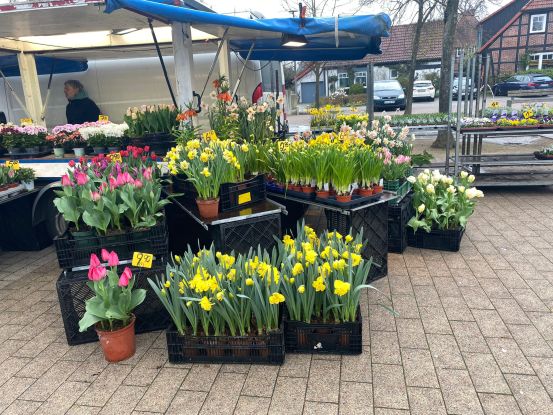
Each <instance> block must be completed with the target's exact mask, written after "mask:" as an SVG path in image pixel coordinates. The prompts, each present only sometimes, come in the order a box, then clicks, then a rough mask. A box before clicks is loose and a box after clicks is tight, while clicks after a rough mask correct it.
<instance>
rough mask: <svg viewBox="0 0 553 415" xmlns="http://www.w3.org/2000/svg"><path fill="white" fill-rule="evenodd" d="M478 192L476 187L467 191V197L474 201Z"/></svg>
mask: <svg viewBox="0 0 553 415" xmlns="http://www.w3.org/2000/svg"><path fill="white" fill-rule="evenodd" d="M477 192H478V189H476V187H471V188H469V189H467V190H466V192H465V194H466V195H467V198H468V199H473V198H475V197H476V194H477Z"/></svg>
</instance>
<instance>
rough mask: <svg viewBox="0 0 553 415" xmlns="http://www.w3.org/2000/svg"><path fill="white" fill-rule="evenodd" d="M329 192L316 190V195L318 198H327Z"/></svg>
mask: <svg viewBox="0 0 553 415" xmlns="http://www.w3.org/2000/svg"><path fill="white" fill-rule="evenodd" d="M329 196H330V192H329V191H328V190H317V197H318V198H320V199H328V197H329Z"/></svg>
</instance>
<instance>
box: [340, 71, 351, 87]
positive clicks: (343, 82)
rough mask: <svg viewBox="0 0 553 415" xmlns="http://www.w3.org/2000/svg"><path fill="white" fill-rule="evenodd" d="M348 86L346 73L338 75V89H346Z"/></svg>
mask: <svg viewBox="0 0 553 415" xmlns="http://www.w3.org/2000/svg"><path fill="white" fill-rule="evenodd" d="M348 86H349V83H348V74H347V73H346V72H342V73H339V74H338V88H347V87H348Z"/></svg>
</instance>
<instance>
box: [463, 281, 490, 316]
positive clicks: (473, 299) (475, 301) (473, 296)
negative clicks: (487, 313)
mask: <svg viewBox="0 0 553 415" xmlns="http://www.w3.org/2000/svg"><path fill="white" fill-rule="evenodd" d="M459 289H460V290H461V294H462V295H463V298H464V299H465V302H466V303H467V306H468V307H469V308H470V309H471V310H474V309H486V310H489V309H493V305H492V303H491V302H490V299H489V298H488V296H487V295H486V293H485V292H484V290H483V289H482V288H480V286H476V287H460V288H459Z"/></svg>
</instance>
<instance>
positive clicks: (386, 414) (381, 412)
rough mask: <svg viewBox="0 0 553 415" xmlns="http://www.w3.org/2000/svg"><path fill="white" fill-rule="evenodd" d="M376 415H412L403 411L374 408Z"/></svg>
mask: <svg viewBox="0 0 553 415" xmlns="http://www.w3.org/2000/svg"><path fill="white" fill-rule="evenodd" d="M374 415H410V412H409V411H405V410H403V409H390V408H374Z"/></svg>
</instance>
